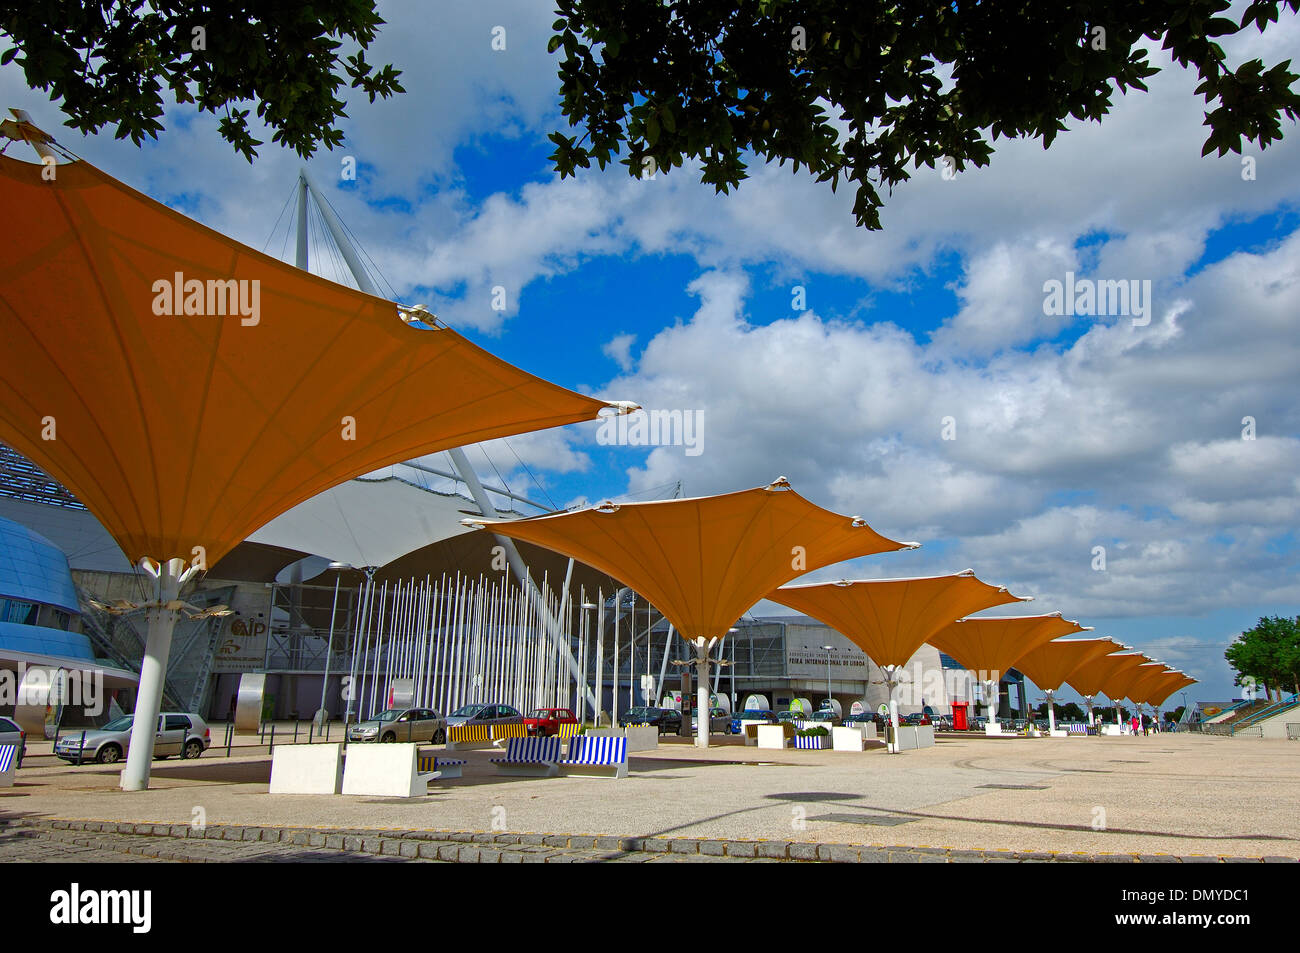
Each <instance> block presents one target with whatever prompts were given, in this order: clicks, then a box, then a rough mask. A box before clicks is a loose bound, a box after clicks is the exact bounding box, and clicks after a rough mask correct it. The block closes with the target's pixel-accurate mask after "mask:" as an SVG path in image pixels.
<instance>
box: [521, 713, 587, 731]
mask: <svg viewBox="0 0 1300 953" xmlns="http://www.w3.org/2000/svg"><path fill="white" fill-rule="evenodd" d="M577 723H578V719H577V718H575V717H573V712H572V711H570V710H569V709H568V708H538V709H537V710H536V711H534V712H533V713H532V714H531V715H529V716H528V717H527V718H525V719H524V727H525V728H526V729H527V730H528V733H529V734H530V735H536V736H537V737H539V738H546V737H548V736H550V735H558V734H559V733H560V725H576V724H577Z"/></svg>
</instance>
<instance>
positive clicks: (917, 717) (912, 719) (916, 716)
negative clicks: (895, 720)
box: [899, 711, 930, 726]
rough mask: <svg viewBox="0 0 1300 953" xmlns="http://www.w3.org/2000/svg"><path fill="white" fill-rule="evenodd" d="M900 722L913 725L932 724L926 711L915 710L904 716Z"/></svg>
mask: <svg viewBox="0 0 1300 953" xmlns="http://www.w3.org/2000/svg"><path fill="white" fill-rule="evenodd" d="M899 724H900V725H912V726H916V725H928V724H930V716H929V715H927V714H925V712H920V711H914V712H912V714H910V715H908V716H906V717H905V718H903V719H902V721H900V722H899Z"/></svg>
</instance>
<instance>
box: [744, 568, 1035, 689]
mask: <svg viewBox="0 0 1300 953" xmlns="http://www.w3.org/2000/svg"><path fill="white" fill-rule="evenodd" d="M767 597H768V598H769V599H771V600H772V601H774V602H779V603H781V604H782V605H787V606H789V607H790V608H791V609H796V610H798V611H799V612H802V613H804V614H805V615H810V616H812V617H814V618H816V619H819V620H821V621H822V622H825V623H826V624H827V625H829V626H830V627H831V628H832V629H835V630H836V631H837V632H840V633H841V634H843V635H844V637H845V638H847V639H849V641H851V642H853V643H854V644H855V645H857V646H858V648H860V649H862V651H864V652H866V653H867V656H868V657H869V658H871V659H872V661H874V662H875V663H876V664H877V665H880V666H882V667H885V666H890V665H904V664H906V663H907V660H908V659H910V658H911V657H912V656H913V655H914V654H915V653H916V650H917V649H919V648H920V647H921V646H922V645H924V644H925V642H926V641H927V640H929V638H930V636H931V635H933V634H934V633H935V632H937V631H939V630H940V629H941V628H943V627H944V626H946V625H948V624H949V623H951V622H955V621H956V620H957V619H960V618H961V617H962V616H964V615H969V614H970V613H972V612H979V611H980V610H981V609H989V608H992V607H993V606H1000V605H1005V604H1006V603H1008V602H1018V601H1022V600H1021V599H1020V597H1019V596H1013V595H1011V593H1009V592H1007V590H1006V589H1005V588H1003V587H1001V586H992V585H989V584H988V583H986V582H981V581H980V580H979V579H976V578H975V573H974V571H973V570H970V569H967V570H964V571H962V572H959V573H954V574H952V575H950V576H923V577H919V578H915V579H863V580H857V581H854V582H849V581H842V582H818V583H808V584H804V585H789V586H782V587H781V588H779V589H775V590H773V591H772V592H769V593H768V594H767Z"/></svg>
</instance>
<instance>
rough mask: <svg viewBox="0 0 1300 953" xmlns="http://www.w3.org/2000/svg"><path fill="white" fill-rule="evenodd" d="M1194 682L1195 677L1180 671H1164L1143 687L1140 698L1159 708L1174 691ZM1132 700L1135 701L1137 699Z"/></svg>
mask: <svg viewBox="0 0 1300 953" xmlns="http://www.w3.org/2000/svg"><path fill="white" fill-rule="evenodd" d="M1195 684H1196V679H1194V678H1192V677H1190V676H1188V675H1184V674H1183V673H1182V672H1166V673H1165V674H1164V675H1162V676H1160V677H1159V678H1157V679H1154V680H1153V681H1152V682H1151V683H1150V684H1149V685H1147V686H1146V688H1144V689H1143V691H1142V695H1143V697H1142V698H1141V699H1140V700H1141V701H1143V702H1145V703H1146V704H1148V705H1155V706H1156V707H1157V708H1159V707H1160V706H1161V705H1163V704H1164V703H1165V700H1166V699H1167V698H1168V697H1169V696H1170V695H1172V694H1173V693H1174V692H1176V691H1178V690H1179V689H1183V688H1186V687H1187V686H1188V685H1195ZM1134 700H1135V701H1137V700H1138V699H1134Z"/></svg>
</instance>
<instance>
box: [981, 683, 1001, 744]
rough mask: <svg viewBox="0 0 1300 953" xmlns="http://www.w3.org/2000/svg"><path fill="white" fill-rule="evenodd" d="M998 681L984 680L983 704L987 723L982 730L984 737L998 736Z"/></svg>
mask: <svg viewBox="0 0 1300 953" xmlns="http://www.w3.org/2000/svg"><path fill="white" fill-rule="evenodd" d="M999 682H1000V679H996V678H995V679H985V680H984V704H985V707H986V708H987V709H988V713H989V723H988V725H987V726H986V727H985V729H984V733H985V734H986V735H996V734H1000V733H1001V731H1002V728H1001V726H1000V725H999V724H998V701H999V700H1000V699H999V698H998V688H999Z"/></svg>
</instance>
